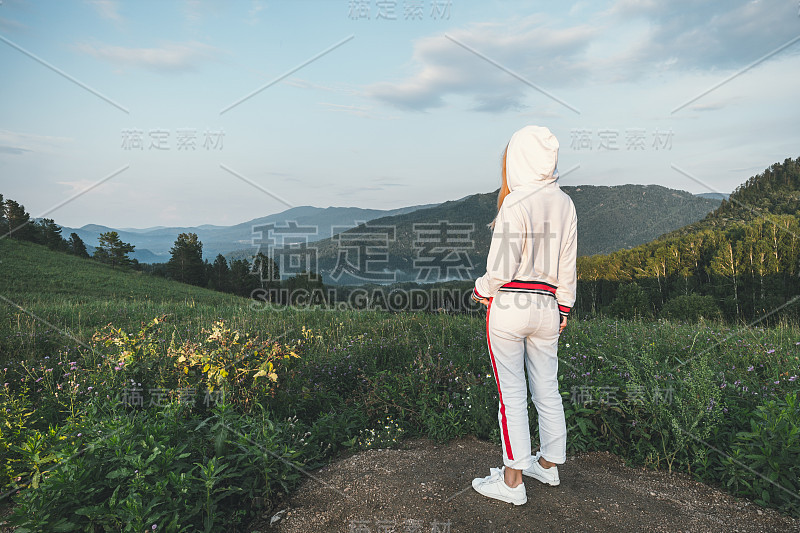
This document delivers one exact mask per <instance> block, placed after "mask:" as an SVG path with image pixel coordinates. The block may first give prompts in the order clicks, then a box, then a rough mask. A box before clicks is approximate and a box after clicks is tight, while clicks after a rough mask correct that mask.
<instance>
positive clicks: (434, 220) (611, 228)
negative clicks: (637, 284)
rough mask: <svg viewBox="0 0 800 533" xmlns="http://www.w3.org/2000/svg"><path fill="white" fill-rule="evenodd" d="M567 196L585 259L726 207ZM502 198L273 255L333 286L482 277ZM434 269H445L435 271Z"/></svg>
mask: <svg viewBox="0 0 800 533" xmlns="http://www.w3.org/2000/svg"><path fill="white" fill-rule="evenodd" d="M562 190H564V192H566V193H567V194H568V195H570V197H571V198H572V200H573V202H574V204H575V209H576V211H577V214H578V255H592V254H599V253H608V252H613V251H617V250H620V249H627V248H631V247H634V246H636V245H639V244H642V243H646V242H649V241H651V240H653V239H655V238H657V237H658V236H660V235H662V234H664V233H666V232H669V231H672V230H675V229H677V228H681V227H683V226H685V225H687V224H690V223H692V222H695V221H697V220H700V219H702V218H703V217H705V216H706V215H707V214H708V213H709V212H711V211H712V210H714V209H715V208H717V207H718V206H719V205H720V202H721V200H720V199H714V198H705V197H702V196H697V195H693V194H691V193H688V192H686V191H680V190H675V189H669V188H666V187H662V186H660V185H617V186H594V185H581V186H565V187H562ZM498 193H499V189H498V190H496V191H494V192H491V193H485V194H474V195H471V196H467V197H465V198H462V199H461V200H455V201H448V202H444V203H442V204H439V205H436V206H433V207H428V208H421V209H416V210H414V211H410V212H407V213H403V214H398V215H392V216H386V217H381V218H376V219H373V220H371V221H368V223H366V224H361V225H359V226H357V227H355V228H353V229H349V230H347V231H345V232H342V233H340V234H337V235H334V236H332V237H330V238H326V239H320V240H318V241H316V242H314V243H308V244H307V245H305V244H299V245H292V246H285V247H282V248H279V247H276V249H275V250H273V252H272V253H273V257H274V258H275V259H276V260H277V261H278V266H279V268H280V271H281V276H282V277H285V276H286V275H287V274H298V273H300V272H301V271H302V270H304V269H306V270H308V269H310V270H313V271H314V272H317V273H319V274H320V275H322V280H323V282H324V283H326V284H347V285H357V284H362V283H365V282H375V283H393V282H402V281H425V282H433V281H446V280H449V279H474V278H476V277H478V276H480V275H482V274H483V272H485V271H486V256H487V254H488V251H489V242H490V238H491V232H490V230H489V229H488V227H487V224H489V223H490V222H491V221H492V219H493V218H494V216H495V214H496V212H497V207H496V206H497V194H498ZM443 221H444V226H443V225H442V222H443ZM442 228H447V229H446V230H443V229H442ZM437 231H438V235H440V236H441V235H445V234H446V235H450V234H451V233H452V234H453V235H452V237H454V238H455V239H460V241H449V242H448V243H447V244H446V245H440V246H439V247H438V250H437V249H435V248H437V247H435V246H434V247H431V246H430V244H423V243H421V239H427V238H428V237H430V236H431V235H436V234H437V233H436V232H437ZM431 232H432V233H431ZM376 250H381V251H380V252H378V251H376ZM253 253H254V250H253V249H252V248H250V249H241V250H238V251H236V252H233V253H231V254H230V255H229V258H243V257H249V256H252V255H253ZM421 254H427V257H428V258H429V259H424V258H423V256H422V255H421ZM430 258H432V259H430ZM426 261H432V263H430V262H428V263H426ZM430 264H435V265H437V266H435V267H433V268H430V267H429V266H428V265H430ZM440 265H449V268H447V267H441V266H440Z"/></svg>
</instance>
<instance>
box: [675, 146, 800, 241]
mask: <svg viewBox="0 0 800 533" xmlns="http://www.w3.org/2000/svg"><path fill="white" fill-rule="evenodd" d="M767 213H770V214H773V215H794V216H798V215H799V214H800V157H798V158H797V159H792V158H787V159H786V160H784V162H783V163H775V164H773V165H772V166H770V167H769V168H767V169H766V170H764V172H762V173H760V174H756V175H755V176H752V177H751V178H750V179H748V180H747V181H746V182H744V183H742V184H741V185H739V186H738V187H737V188H736V190H734V191H733V193H731V195H730V197H729V198H728V199H727V200H722V203H721V204H720V205H719V207H717V208H716V209H715V210H713V211H711V212H710V213H709V214H708V215H706V217H705V218H703V219H702V220H698V221H697V222H695V223H693V224H688V225H686V226H684V227H682V228H678V229H677V230H675V231H672V232H669V233H666V234H665V235H663V236H661V237H660V238H661V239H669V238H672V237H676V236H680V235H688V234H690V233H695V232H697V231H700V230H703V229H713V228H720V227H725V226H728V225H730V224H731V223H732V222H750V221H752V220H755V219H757V218H759V217H761V216H763V215H765V214H767Z"/></svg>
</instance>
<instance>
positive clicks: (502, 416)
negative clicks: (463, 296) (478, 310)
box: [486, 298, 514, 461]
mask: <svg viewBox="0 0 800 533" xmlns="http://www.w3.org/2000/svg"><path fill="white" fill-rule="evenodd" d="M492 300H494V298H489V306H488V307H487V308H486V342H487V344H488V345H489V357H491V359H492V369H493V370H494V380H495V381H496V382H497V395H498V396H499V397H500V426H501V428H502V430H503V440H504V441H505V443H506V453H507V454H508V458H509V459H511V460H512V461H513V460H514V454H513V453H511V441H510V440H509V438H508V424H507V422H506V404H504V403H503V393H502V392H501V391H500V377H499V376H498V375H497V364H496V363H495V362H494V352H492V341H491V338H490V337H489V313H490V312H491V310H492Z"/></svg>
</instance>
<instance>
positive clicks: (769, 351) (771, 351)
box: [767, 349, 775, 353]
mask: <svg viewBox="0 0 800 533" xmlns="http://www.w3.org/2000/svg"><path fill="white" fill-rule="evenodd" d="M767 353H775V350H774V349H773V350H767Z"/></svg>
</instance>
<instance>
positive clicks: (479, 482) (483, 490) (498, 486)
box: [472, 467, 528, 505]
mask: <svg viewBox="0 0 800 533" xmlns="http://www.w3.org/2000/svg"><path fill="white" fill-rule="evenodd" d="M505 469H506V467H502V468H490V469H489V471H490V472H491V474H489V475H488V476H486V477H476V478H475V479H473V480H472V488H473V489H475V490H476V491H478V492H479V493H480V494H483V495H484V496H486V497H489V498H494V499H495V500H500V501H504V502H507V503H513V504H514V505H522V504H523V503H525V502H527V501H528V495H527V494H526V493H525V483H520V484H519V485H517V486H516V487H514V488H513V489H512V488H511V487H509V486H508V485H506V480H505Z"/></svg>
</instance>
